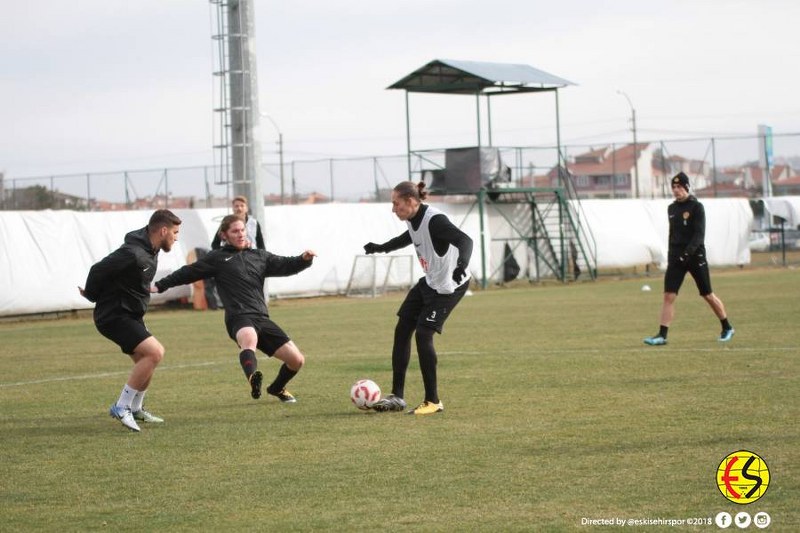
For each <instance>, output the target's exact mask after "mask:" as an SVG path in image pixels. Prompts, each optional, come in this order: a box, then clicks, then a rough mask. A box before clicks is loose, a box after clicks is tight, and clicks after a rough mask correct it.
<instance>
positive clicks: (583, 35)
mask: <svg viewBox="0 0 800 533" xmlns="http://www.w3.org/2000/svg"><path fill="white" fill-rule="evenodd" d="M255 9H256V19H257V20H256V41H257V47H258V50H257V53H258V83H259V96H260V106H261V110H262V112H264V113H267V114H269V115H270V116H271V117H272V119H273V120H274V122H275V123H276V124H277V125H278V126H279V127H280V130H281V131H282V133H283V137H284V143H285V154H286V155H285V157H286V159H287V160H291V159H308V158H322V157H344V156H351V155H394V154H403V153H405V149H406V140H405V107H404V95H403V92H402V91H394V90H392V91H390V90H386V87H388V86H389V85H391V84H392V83H394V82H395V81H397V80H399V79H400V78H402V77H403V76H405V75H406V74H408V73H410V72H412V71H413V70H415V69H416V68H418V67H420V66H422V65H424V64H425V63H427V62H429V61H431V60H433V59H438V58H446V59H460V60H473V61H491V62H500V63H523V64H528V65H531V66H534V67H536V68H539V69H541V70H544V71H546V72H549V73H551V74H554V75H556V76H560V77H562V78H566V79H568V80H571V81H573V82H575V83H576V84H577V85H576V86H574V87H568V88H566V89H564V90H562V91H560V92H559V95H560V108H561V124H562V142H564V143H567V144H569V143H574V144H591V143H600V142H610V141H619V142H623V141H626V140H629V139H630V136H631V135H630V114H631V111H630V106H629V105H628V102H627V101H626V99H625V98H624V97H623V96H621V95H620V94H618V92H617V91H619V90H621V91H624V92H625V93H626V94H627V95H628V96H629V97H630V100H631V102H632V103H633V105H634V107H635V109H636V112H637V119H638V133H639V138H640V139H642V140H657V139H664V138H666V139H672V138H677V137H686V136H694V137H699V136H710V135H735V134H755V133H756V129H757V126H758V124H768V125H770V126H772V128H773V131H774V132H775V133H778V134H780V133H790V132H800V97H799V96H798V94H799V93H798V90H799V89H800V32H798V28H799V27H800V2H799V1H797V0H747V1H737V0H672V1H657V0H656V1H643V0H613V1H608V2H597V1H596V0H591V1H589V0H586V1H579V0H559V1H552V0H548V1H540V0H514V1H510V0H493V1H490V2H487V1H476V0H392V1H385V0H372V1H369V2H367V1H364V0H325V1H322V0H284V1H277V0H271V1H268V0H257V1H256V7H255ZM0 32H2V35H3V46H2V47H0V124H1V125H2V127H0V171H5V173H6V176H7V177H22V176H39V175H49V174H64V173H72V172H92V171H100V170H123V169H139V168H154V167H159V168H161V167H170V166H187V165H203V164H208V163H210V162H211V161H212V148H211V146H212V138H213V136H212V108H213V107H214V102H213V92H212V87H213V80H212V75H211V72H212V53H213V52H214V49H213V45H212V40H211V37H210V36H211V7H210V4H209V3H208V2H207V1H205V0H80V1H78V2H66V1H64V0H30V1H26V2H19V1H18V2H10V3H7V4H6V5H4V7H3V15H2V18H0ZM495 102H497V103H495ZM553 108H554V104H553V99H552V96H550V95H537V96H513V97H505V98H497V99H494V100H493V102H492V115H493V125H494V130H493V136H494V142H495V144H500V145H509V146H510V145H513V146H534V145H552V144H554V143H555V134H554V123H555V114H554V111H553ZM411 110H412V134H413V141H412V148H414V149H422V148H440V147H445V146H464V145H470V144H474V142H475V138H476V134H475V125H474V120H475V115H474V99H472V98H469V97H441V96H415V95H412V96H411ZM263 130H264V151H265V156H264V160H265V162H270V161H275V160H277V157H276V155H275V152H276V150H275V146H274V141H275V139H276V133H275V129H274V128H273V127H272V126H271V124H270V123H269V122H265V123H264V124H263ZM798 151H800V149H799V150H798ZM788 155H797V154H788Z"/></svg>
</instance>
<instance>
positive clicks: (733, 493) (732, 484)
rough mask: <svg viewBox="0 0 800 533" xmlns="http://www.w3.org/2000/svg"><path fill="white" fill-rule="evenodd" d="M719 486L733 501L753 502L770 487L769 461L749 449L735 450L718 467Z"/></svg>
mask: <svg viewBox="0 0 800 533" xmlns="http://www.w3.org/2000/svg"><path fill="white" fill-rule="evenodd" d="M717 488H718V489H719V491H720V492H721V493H722V495H723V496H725V497H726V498H727V499H729V500H730V501H732V502H733V503H739V504H742V505H744V504H747V503H753V502H754V501H756V500H757V499H759V498H760V497H762V496H763V495H764V493H765V492H767V488H769V468H767V463H766V462H765V461H764V459H762V458H761V457H759V456H758V455H756V454H755V453H753V452H750V451H747V450H739V451H737V452H733V453H732V454H730V455H728V456H727V457H726V458H725V459H723V460H722V462H721V463H720V464H719V467H717Z"/></svg>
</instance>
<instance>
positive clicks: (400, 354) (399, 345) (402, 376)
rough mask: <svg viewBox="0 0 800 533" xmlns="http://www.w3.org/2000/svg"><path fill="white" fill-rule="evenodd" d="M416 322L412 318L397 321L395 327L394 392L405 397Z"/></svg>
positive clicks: (393, 357) (393, 346)
mask: <svg viewBox="0 0 800 533" xmlns="http://www.w3.org/2000/svg"><path fill="white" fill-rule="evenodd" d="M414 328H416V323H414V322H412V321H410V320H403V319H402V318H401V319H400V320H398V321H397V326H395V328H394V344H393V345H392V394H394V395H395V396H398V397H400V398H402V397H403V394H404V392H405V386H406V370H408V363H409V361H410V360H411V335H413V334H414Z"/></svg>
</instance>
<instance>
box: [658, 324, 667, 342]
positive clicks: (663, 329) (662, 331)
mask: <svg viewBox="0 0 800 533" xmlns="http://www.w3.org/2000/svg"><path fill="white" fill-rule="evenodd" d="M667 331H669V326H659V327H658V336H659V337H664V338H665V339H666V338H667Z"/></svg>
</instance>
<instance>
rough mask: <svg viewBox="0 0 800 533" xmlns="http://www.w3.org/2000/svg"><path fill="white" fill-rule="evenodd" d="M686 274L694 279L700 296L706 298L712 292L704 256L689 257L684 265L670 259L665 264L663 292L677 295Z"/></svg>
mask: <svg viewBox="0 0 800 533" xmlns="http://www.w3.org/2000/svg"><path fill="white" fill-rule="evenodd" d="M687 272H688V273H689V274H691V276H692V277H693V278H694V283H695V285H697V290H698V292H699V293H700V296H707V295H709V294H711V293H712V292H714V291H712V290H711V274H710V273H709V271H708V261H706V256H705V254H703V255H696V256H693V257H690V258H689V260H688V261H686V264H681V263H680V262H678V261H677V260H675V259H673V258H670V261H669V263H668V264H667V273H666V274H664V292H674V293H675V294H678V291H679V290H680V288H681V285H683V279H684V278H685V277H686V273H687Z"/></svg>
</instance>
